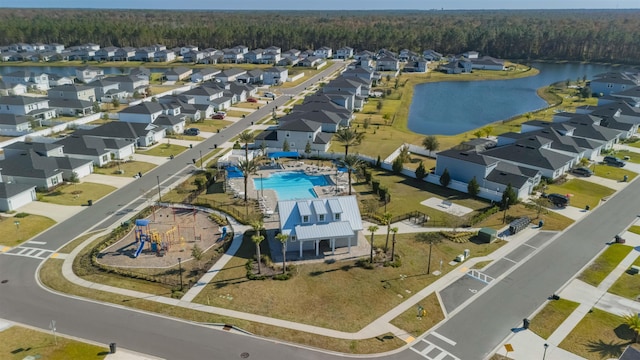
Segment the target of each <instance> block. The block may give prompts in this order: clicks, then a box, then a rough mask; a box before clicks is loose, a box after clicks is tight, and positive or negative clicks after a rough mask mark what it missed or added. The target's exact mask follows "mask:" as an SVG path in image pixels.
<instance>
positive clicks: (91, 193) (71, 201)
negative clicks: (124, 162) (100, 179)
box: [38, 175, 131, 205]
mask: <svg viewBox="0 0 640 360" xmlns="http://www.w3.org/2000/svg"><path fill="white" fill-rule="evenodd" d="M129 176H131V175H129ZM115 189H116V188H115V187H113V186H109V185H104V184H96V183H90V182H83V183H77V184H64V185H61V186H58V187H57V188H56V189H55V190H53V191H51V192H48V193H38V200H39V201H42V202H48V203H52V204H58V205H86V204H87V201H88V200H93V201H96V200H99V199H101V198H103V197H104V196H106V195H107V194H109V193H110V192H112V191H114V190H115Z"/></svg>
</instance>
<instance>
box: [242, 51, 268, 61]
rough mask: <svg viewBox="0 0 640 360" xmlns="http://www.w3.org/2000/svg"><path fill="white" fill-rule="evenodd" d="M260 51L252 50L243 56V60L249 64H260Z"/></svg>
mask: <svg viewBox="0 0 640 360" xmlns="http://www.w3.org/2000/svg"><path fill="white" fill-rule="evenodd" d="M263 52H264V50H262V49H253V50H251V51H249V52H248V53H246V54H244V60H245V61H246V62H247V63H250V64H262V53H263Z"/></svg>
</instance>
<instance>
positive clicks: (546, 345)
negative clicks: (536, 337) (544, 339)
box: [542, 343, 549, 360]
mask: <svg viewBox="0 0 640 360" xmlns="http://www.w3.org/2000/svg"><path fill="white" fill-rule="evenodd" d="M548 347H549V344H547V343H545V344H544V353H543V354H542V360H545V358H546V357H547V348H548Z"/></svg>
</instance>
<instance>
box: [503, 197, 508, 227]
mask: <svg viewBox="0 0 640 360" xmlns="http://www.w3.org/2000/svg"><path fill="white" fill-rule="evenodd" d="M508 207H509V197H508V196H507V197H506V198H505V202H504V216H503V217H502V223H503V224H504V223H505V222H506V221H507V208H508Z"/></svg>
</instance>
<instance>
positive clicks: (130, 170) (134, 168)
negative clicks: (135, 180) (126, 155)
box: [93, 161, 157, 177]
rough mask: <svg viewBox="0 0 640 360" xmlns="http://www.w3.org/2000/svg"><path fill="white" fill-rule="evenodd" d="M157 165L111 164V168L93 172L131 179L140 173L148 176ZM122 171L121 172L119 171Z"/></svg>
mask: <svg viewBox="0 0 640 360" xmlns="http://www.w3.org/2000/svg"><path fill="white" fill-rule="evenodd" d="M156 166H157V165H156V164H152V163H148V162H144V161H126V162H120V163H115V164H114V163H110V167H97V166H96V167H94V168H93V172H94V173H96V174H102V175H109V176H120V177H131V176H133V175H135V174H137V173H138V172H142V173H143V174H146V173H147V172H148V171H151V169H153V168H155V167H156ZM119 170H121V171H119Z"/></svg>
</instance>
